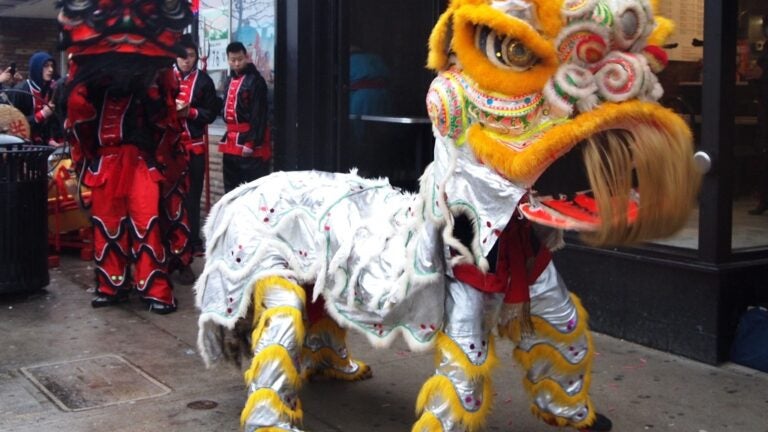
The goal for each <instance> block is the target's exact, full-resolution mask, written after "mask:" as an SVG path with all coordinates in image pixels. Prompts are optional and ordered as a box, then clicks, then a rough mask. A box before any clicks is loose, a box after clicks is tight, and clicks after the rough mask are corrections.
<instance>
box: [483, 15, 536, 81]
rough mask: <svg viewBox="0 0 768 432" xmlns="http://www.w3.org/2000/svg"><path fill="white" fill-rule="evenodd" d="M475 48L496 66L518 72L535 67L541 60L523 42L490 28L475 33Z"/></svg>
mask: <svg viewBox="0 0 768 432" xmlns="http://www.w3.org/2000/svg"><path fill="white" fill-rule="evenodd" d="M475 46H476V47H477V49H479V50H480V52H482V53H484V54H485V56H486V57H487V58H488V59H489V60H490V61H491V62H492V63H493V64H495V65H496V66H499V67H502V68H506V69H512V70H515V71H518V72H522V71H526V70H528V69H530V68H531V67H533V66H534V65H535V64H536V63H537V62H538V61H539V58H538V57H536V55H535V54H534V53H533V51H531V50H530V49H529V48H528V47H527V46H525V44H524V43H523V42H521V41H520V40H518V39H515V38H513V37H510V36H500V35H497V34H496V32H494V31H493V30H491V29H490V28H488V27H485V26H480V27H478V28H477V30H476V31H475Z"/></svg>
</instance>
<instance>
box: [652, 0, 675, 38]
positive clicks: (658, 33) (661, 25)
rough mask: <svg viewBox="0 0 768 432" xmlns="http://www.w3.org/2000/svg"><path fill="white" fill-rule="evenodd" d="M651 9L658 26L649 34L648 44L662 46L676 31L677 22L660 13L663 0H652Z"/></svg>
mask: <svg viewBox="0 0 768 432" xmlns="http://www.w3.org/2000/svg"><path fill="white" fill-rule="evenodd" d="M667 1H668V0H667ZM649 3H650V4H651V10H652V11H653V15H654V20H655V21H656V28H654V29H653V32H651V34H650V36H648V45H657V46H662V45H664V43H665V42H666V41H667V39H669V36H671V35H672V32H674V31H675V22H674V21H672V20H671V19H669V18H666V17H663V16H661V15H659V13H660V11H659V5H660V4H661V0H650V1H649Z"/></svg>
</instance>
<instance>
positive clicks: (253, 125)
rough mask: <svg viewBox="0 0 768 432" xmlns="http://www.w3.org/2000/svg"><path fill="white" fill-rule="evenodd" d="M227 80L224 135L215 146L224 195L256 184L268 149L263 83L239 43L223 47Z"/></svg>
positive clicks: (266, 167) (267, 163) (267, 168)
mask: <svg viewBox="0 0 768 432" xmlns="http://www.w3.org/2000/svg"><path fill="white" fill-rule="evenodd" d="M227 62H228V63H229V67H230V69H231V76H230V79H229V82H228V83H227V87H226V88H227V93H226V99H225V102H224V121H225V122H226V124H227V133H226V134H225V135H224V137H222V140H221V142H220V143H219V151H220V152H221V153H223V154H224V157H223V169H224V191H225V192H229V191H231V190H232V189H234V188H236V187H237V186H240V185H241V184H243V183H248V182H250V181H253V180H256V179H257V178H259V177H262V176H264V175H266V174H269V171H270V159H271V157H272V148H271V145H270V143H269V137H268V135H265V130H266V129H267V83H266V81H264V78H262V76H261V75H260V74H259V71H257V70H256V67H255V66H254V65H253V63H251V62H250V60H249V59H248V52H247V51H246V50H245V46H244V45H243V44H242V43H241V42H232V43H230V44H229V45H227Z"/></svg>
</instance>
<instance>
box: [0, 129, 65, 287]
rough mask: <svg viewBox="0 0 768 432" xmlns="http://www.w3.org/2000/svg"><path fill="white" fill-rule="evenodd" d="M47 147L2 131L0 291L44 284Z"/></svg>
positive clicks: (45, 283) (0, 136) (46, 275)
mask: <svg viewBox="0 0 768 432" xmlns="http://www.w3.org/2000/svg"><path fill="white" fill-rule="evenodd" d="M52 150H53V149H52V148H51V147H47V146H37V145H29V144H25V143H24V142H23V141H21V140H19V139H18V138H16V137H12V136H10V135H0V294H8V293H20V292H31V291H36V290H39V289H41V288H43V287H44V286H46V285H48V282H49V276H48V155H49V154H50V153H51V151H52Z"/></svg>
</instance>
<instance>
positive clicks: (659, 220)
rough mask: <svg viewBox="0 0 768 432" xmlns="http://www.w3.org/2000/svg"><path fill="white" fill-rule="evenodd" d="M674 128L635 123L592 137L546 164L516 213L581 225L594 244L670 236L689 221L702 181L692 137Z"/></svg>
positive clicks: (557, 224)
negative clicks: (692, 156)
mask: <svg viewBox="0 0 768 432" xmlns="http://www.w3.org/2000/svg"><path fill="white" fill-rule="evenodd" d="M628 124H629V123H628ZM675 132H676V131H670V130H666V129H664V128H663V127H660V125H658V124H654V123H648V122H638V123H631V126H627V127H626V128H616V129H608V130H603V131H600V132H598V133H596V134H594V135H592V136H590V137H589V138H588V139H585V140H583V141H581V142H579V144H577V145H576V146H575V147H574V148H573V149H572V150H571V151H570V152H569V153H567V154H566V155H564V156H563V157H561V158H559V159H558V161H556V163H553V164H552V165H550V166H549V167H548V168H547V170H546V171H545V172H544V174H542V175H541V176H540V177H539V178H538V180H537V181H536V183H535V184H534V185H533V187H532V188H531V194H530V200H529V202H528V203H525V204H523V205H522V206H521V207H520V210H521V212H522V213H523V214H524V215H525V216H526V217H527V218H528V219H529V220H531V221H533V222H537V223H541V224H544V225H548V226H552V227H557V228H561V229H569V230H576V231H581V232H582V233H583V234H582V239H583V240H584V241H586V242H587V243H589V244H592V245H597V246H613V245H622V244H630V243H636V242H639V241H643V240H648V239H652V238H660V237H666V236H669V235H672V234H674V233H675V232H676V231H677V230H678V229H679V228H680V227H682V226H683V225H684V224H685V222H686V221H687V215H688V213H689V211H690V208H691V206H692V204H693V202H694V199H695V196H696V193H697V191H698V184H699V175H698V174H697V172H696V170H695V168H694V166H693V161H692V158H691V155H690V153H691V151H690V147H691V145H690V142H686V141H685V140H681V137H680V136H678V135H676V134H675Z"/></svg>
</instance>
